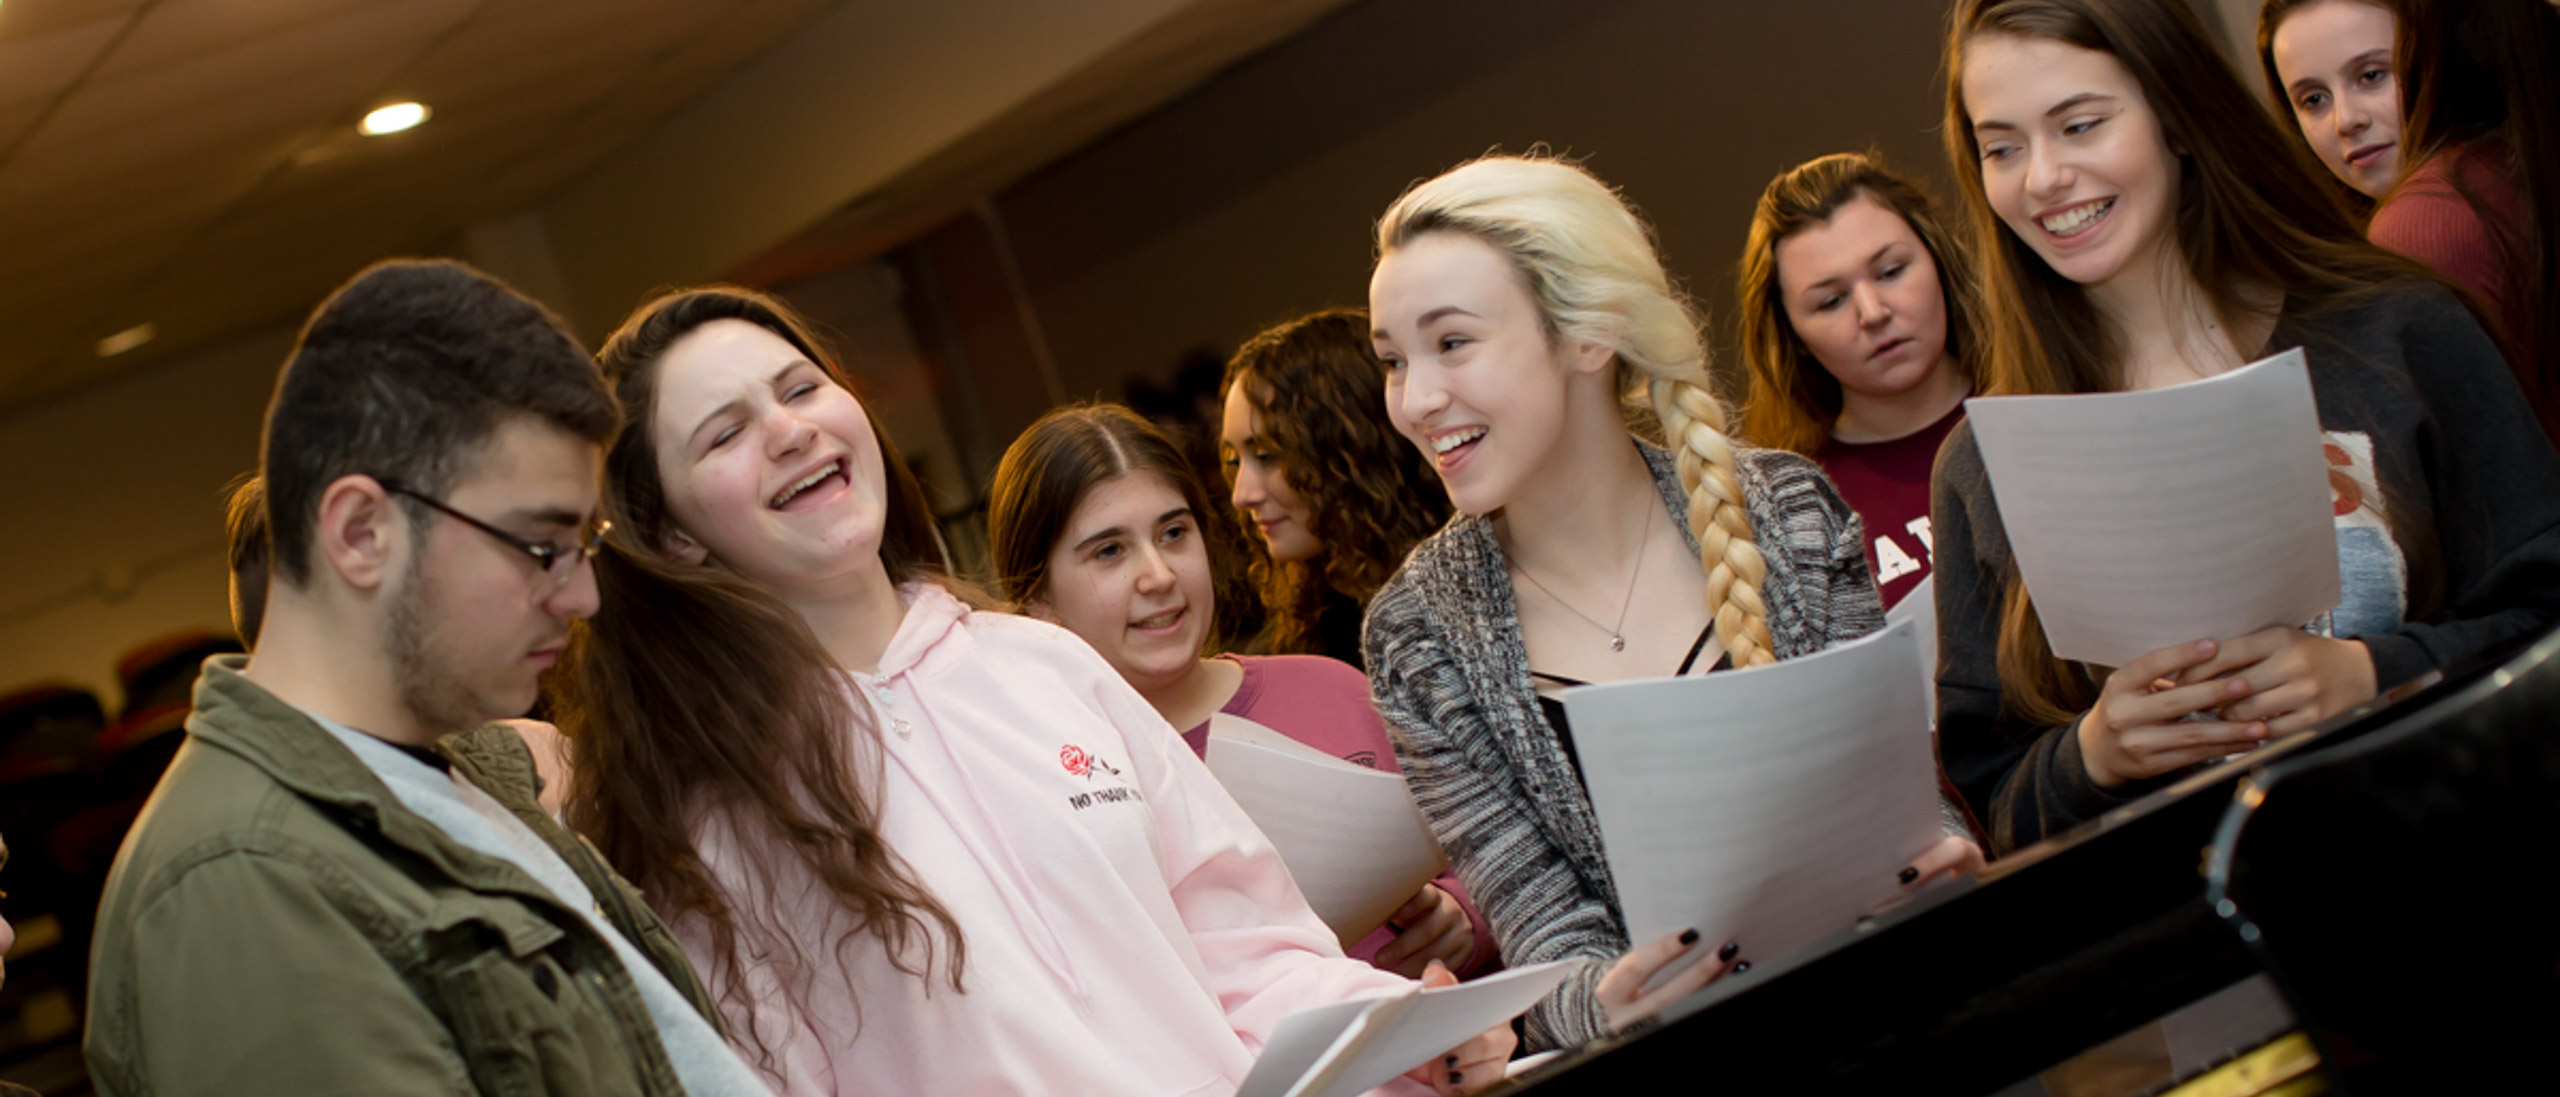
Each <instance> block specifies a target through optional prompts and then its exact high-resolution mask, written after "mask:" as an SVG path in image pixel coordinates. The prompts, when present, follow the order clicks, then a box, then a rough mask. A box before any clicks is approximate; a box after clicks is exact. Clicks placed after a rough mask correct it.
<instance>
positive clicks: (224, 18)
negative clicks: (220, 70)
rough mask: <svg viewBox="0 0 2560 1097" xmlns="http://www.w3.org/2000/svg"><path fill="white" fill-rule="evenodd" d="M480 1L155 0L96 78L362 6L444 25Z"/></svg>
mask: <svg viewBox="0 0 2560 1097" xmlns="http://www.w3.org/2000/svg"><path fill="white" fill-rule="evenodd" d="M480 2H481V0H446V2H445V3H443V4H441V5H438V4H424V3H415V4H413V3H401V4H379V3H376V2H375V0H160V2H159V3H157V4H153V5H152V6H151V10H150V12H149V13H148V14H146V15H145V16H144V17H143V19H142V21H141V22H140V23H139V24H138V25H136V26H135V27H134V29H133V33H132V34H131V35H130V36H128V37H127V38H126V39H125V40H124V42H123V43H122V44H120V45H118V46H117V47H116V52H115V56H113V57H111V58H109V59H108V60H107V63H106V64H104V65H102V66H100V67H99V70H98V75H99V77H100V78H102V79H106V78H114V77H120V76H125V75H128V74H134V73H140V72H146V71H149V70H152V69H157V68H162V67H167V66H182V65H186V64H189V63H191V62H193V61H195V60H196V59H198V58H201V57H204V56H205V55H207V54H215V53H231V52H237V51H239V50H243V49H253V50H254V49H256V48H257V47H258V46H259V45H260V44H261V43H263V42H266V41H270V40H277V39H287V40H289V39H290V38H291V37H292V36H294V35H295V34H298V33H303V32H306V31H307V30H308V28H309V27H310V26H311V25H312V24H315V23H316V24H323V25H325V24H329V23H331V22H333V21H339V20H344V19H345V18H347V17H348V16H349V15H351V14H360V10H361V9H365V8H378V9H383V14H384V15H386V16H388V17H393V18H418V19H424V20H427V21H429V22H443V23H447V24H449V23H451V22H453V21H455V20H458V19H461V18H462V17H464V16H467V15H469V14H470V13H471V9H472V8H474V7H477V6H478V5H479V3H480ZM439 8H441V9H442V11H441V13H439V11H438V9H439ZM393 9H397V10H393ZM351 45H353V44H352V43H351ZM358 48H360V47H358Z"/></svg>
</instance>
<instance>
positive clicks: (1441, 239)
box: [1363, 157, 1980, 1048]
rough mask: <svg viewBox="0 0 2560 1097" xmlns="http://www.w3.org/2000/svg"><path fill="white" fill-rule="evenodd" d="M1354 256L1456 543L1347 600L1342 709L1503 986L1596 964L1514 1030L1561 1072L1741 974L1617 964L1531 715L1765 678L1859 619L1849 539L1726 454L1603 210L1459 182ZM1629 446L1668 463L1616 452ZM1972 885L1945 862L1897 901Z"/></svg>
mask: <svg viewBox="0 0 2560 1097" xmlns="http://www.w3.org/2000/svg"><path fill="white" fill-rule="evenodd" d="M1377 247H1378V256H1379V258H1378V265H1377V268H1376V271H1375V273H1374V274H1372V276H1371V278H1370V282H1369V311H1370V316H1371V320H1372V324H1373V327H1374V329H1375V330H1374V331H1373V337H1374V338H1375V340H1376V342H1377V350H1378V356H1379V359H1380V361H1381V362H1382V363H1383V364H1384V365H1385V368H1386V370H1387V414H1388V417H1389V418H1390V419H1391V420H1392V421H1393V422H1394V424H1395V426H1396V429H1397V430H1398V431H1399V432H1400V433H1402V434H1403V435H1404V436H1405V437H1406V438H1407V439H1408V440H1410V441H1411V442H1412V443H1413V444H1414V445H1416V446H1419V447H1421V449H1422V451H1423V453H1424V454H1425V455H1426V456H1427V457H1428V458H1430V459H1431V461H1432V463H1433V466H1434V468H1435V469H1436V470H1437V471H1438V473H1439V475H1440V478H1441V480H1442V482H1443V483H1444V484H1445V485H1446V486H1447V487H1448V490H1449V497H1450V500H1451V501H1452V502H1453V503H1454V504H1456V506H1457V509H1458V511H1459V517H1458V518H1456V519H1455V520H1453V521H1452V522H1451V523H1450V524H1449V525H1448V526H1447V527H1446V528H1444V529H1443V530H1442V531H1441V532H1440V533H1438V534H1437V535H1435V536H1433V537H1432V538H1431V539H1430V540H1428V541H1425V542H1423V543H1422V544H1421V545H1420V546H1418V547H1416V548H1415V549H1414V551H1413V554H1412V555H1411V556H1410V557H1408V558H1407V559H1406V561H1405V564H1404V566H1403V567H1402V568H1401V569H1399V570H1398V571H1397V572H1396V574H1395V575H1394V576H1393V577H1392V578H1390V579H1389V580H1388V581H1387V585H1386V587H1385V588H1384V589H1382V590H1381V591H1380V592H1379V593H1378V595H1377V597H1376V598H1375V599H1374V600H1372V601H1371V603H1370V605H1369V615H1368V619H1367V622H1366V625H1365V629H1364V635H1363V641H1364V646H1365V648H1366V650H1367V653H1368V663H1369V681H1370V686H1371V689H1372V691H1373V692H1374V693H1375V694H1376V697H1377V701H1378V708H1379V710H1380V711H1381V712H1382V713H1384V714H1385V716H1386V718H1387V723H1388V726H1389V727H1390V728H1392V729H1393V730H1394V732H1395V736H1396V740H1397V744H1396V745H1397V755H1398V759H1399V761H1400V762H1401V763H1402V764H1403V767H1404V772H1405V776H1406V778H1407V780H1408V781H1409V782H1410V783H1411V784H1412V786H1413V789H1414V795H1415V798H1416V800H1417V801H1418V802H1419V803H1420V804H1421V806H1422V810H1423V814H1424V815H1425V816H1426V817H1427V818H1429V820H1430V821H1431V825H1432V828H1433V829H1434V830H1435V831H1436V832H1437V833H1438V835H1439V838H1440V842H1441V844H1442V846H1443V847H1445V848H1446V849H1447V850H1448V852H1449V856H1450V859H1451V861H1452V862H1453V863H1454V864H1455V865H1456V867H1457V871H1458V877H1459V879H1460V880H1462V881H1464V882H1465V883H1466V885H1467V887H1468V888H1469V889H1471V890H1472V891H1473V892H1474V894H1475V895H1477V896H1478V898H1479V902H1480V903H1481V905H1482V909H1483V913H1484V914H1485V916H1486V918H1487V921H1488V922H1489V923H1490V924H1491V928H1492V931H1493V934H1494V938H1495V941H1496V943H1498V944H1499V945H1500V946H1501V950H1502V957H1503V961H1504V962H1505V963H1506V964H1509V965H1511V966H1513V967H1518V966H1521V965H1524V964H1532V963H1539V962H1543V961H1549V960H1559V959H1571V958H1586V959H1590V960H1593V961H1595V962H1593V963H1591V964H1590V965H1588V966H1587V968H1586V969H1585V970H1584V971H1583V972H1582V973H1581V974H1580V976H1579V977H1577V978H1574V979H1569V980H1567V981H1566V983H1565V985H1564V986H1562V987H1560V988H1559V989H1558V990H1557V991H1556V992H1555V993H1554V994H1553V995H1551V996H1549V998H1548V999H1547V1000H1546V1001H1544V1002H1542V1003H1540V1004H1539V1005H1538V1006H1537V1007H1536V1008H1534V1009H1532V1010H1531V1011H1530V1013H1529V1015H1528V1018H1527V1033H1526V1046H1528V1047H1532V1048H1551V1047H1572V1046H1575V1045H1578V1044H1581V1043H1584V1042H1587V1041H1589V1040H1592V1039H1594V1038H1597V1037H1600V1036H1604V1035H1607V1034H1609V1033H1611V1032H1613V1031H1616V1030H1618V1029H1621V1028H1624V1027H1625V1026H1627V1025H1629V1024H1631V1023H1633V1022H1636V1021H1639V1020H1642V1019H1644V1018H1646V1017H1649V1016H1651V1015H1652V1014H1654V1013H1656V1012H1658V1011H1659V1010H1660V1009H1661V1008H1662V1007H1664V1006H1666V1005H1668V1004H1670V1003H1671V1002H1673V1001H1676V1000H1678V999H1680V998H1682V997H1685V996H1687V995H1688V994H1689V993H1691V992H1694V991H1695V990H1697V989H1699V988H1700V987H1702V986H1704V985H1705V984H1706V983H1707V982H1709V981H1712V980H1713V979H1715V978H1717V977H1718V976H1720V975H1722V974H1723V973H1725V972H1726V971H1729V970H1740V969H1744V968H1746V967H1747V965H1748V963H1749V962H1750V960H1751V959H1752V956H1751V951H1750V949H1751V942H1749V941H1712V942H1702V941H1701V940H1700V939H1699V937H1698V935H1697V933H1696V931H1694V930H1690V931H1686V932H1684V933H1680V934H1674V935H1672V936H1669V937H1666V938H1664V939H1662V940H1660V941H1654V942H1649V943H1646V944H1645V945H1643V947H1641V948H1636V949H1633V950H1632V951H1631V950H1630V944H1631V942H1629V941H1628V939H1627V933H1626V928H1625V919H1624V917H1623V915H1622V912H1621V910H1620V907H1619V904H1618V898H1617V888H1616V885H1615V883H1614V882H1613V881H1612V880H1611V878H1610V875H1609V867H1608V863H1607V860H1606V858H1605V856H1604V855H1603V853H1602V851H1601V845H1600V832H1599V826H1598V822H1597V820H1596V818H1595V817H1594V815H1593V814H1592V808H1591V802H1590V799H1589V797H1588V796H1587V795H1585V793H1584V791H1583V787H1582V783H1581V777H1580V772H1579V769H1578V763H1577V762H1576V760H1575V756H1574V751H1573V737H1572V733H1571V730H1570V729H1569V728H1568V727H1567V726H1566V725H1565V721H1564V712H1563V707H1562V705H1561V704H1559V703H1557V702H1556V701H1555V699H1554V697H1553V696H1552V695H1553V694H1554V693H1555V692H1557V691H1559V690H1561V689H1563V688H1564V687H1567V686H1571V685H1577V684H1581V683H1585V682H1600V681H1616V680H1623V679H1631V678H1652V677H1661V676H1665V675H1676V674H1698V673H1706V672H1709V671H1711V670H1714V669H1717V668H1722V667H1732V666H1742V667H1748V666H1758V665H1762V664H1766V663H1770V662H1774V661H1777V660H1780V659H1788V658H1793V657H1795V656H1799V655H1804V654H1808V653H1810V652H1814V651H1819V650H1821V649H1822V648H1824V647H1826V646H1828V645H1830V644H1833V643H1837V642H1840V641H1843V640H1849V639H1852V638H1855V637H1858V636H1862V635H1865V634H1866V633H1869V632H1872V631H1874V630H1876V629H1877V628H1879V627H1881V626H1882V623H1883V612H1882V610H1881V609H1880V608H1879V607H1878V604H1877V600H1876V588H1875V584H1874V582H1873V581H1872V580H1870V579H1869V578H1868V573H1867V565H1866V558H1865V554H1864V551H1863V541H1862V536H1861V534H1860V531H1859V526H1858V520H1857V516H1856V515H1855V514H1854V513H1853V512H1851V511H1850V509H1849V507H1848V505H1847V504H1846V503H1843V502H1842V501H1841V499H1840V495H1839V493H1838V492H1837V491H1835V490H1833V488H1832V486H1831V484H1830V482H1829V481H1827V480H1825V479H1824V478H1823V476H1822V473H1821V471H1820V470H1819V469H1817V468H1816V467H1815V466H1814V465H1813V463H1812V462H1810V461H1808V460H1806V459H1805V458H1803V457H1800V456H1798V455H1796V454H1793V453H1787V452H1783V451H1778V450H1758V449H1748V448H1745V447H1742V446H1740V445H1738V444H1736V443H1735V442H1734V441H1733V439H1732V438H1731V436H1730V434H1729V429H1730V420H1729V419H1728V417H1727V414H1726V412H1725V409H1724V407H1723V406H1722V405H1721V404H1720V403H1718V402H1717V400H1716V398H1715V397H1714V395H1713V394H1712V393H1710V392H1709V390H1708V387H1707V386H1708V373H1707V359H1706V350H1705V347H1704V345H1703V344H1702V342H1701V341H1700V338H1699V330H1700V318H1699V315H1698V313H1697V311H1696V309H1695V308H1694V307H1693V306H1692V305H1691V304H1690V302H1689V301H1688V299H1687V298H1686V297H1685V296H1684V295H1682V294H1681V293H1680V292H1679V290H1677V289H1676V288H1674V287H1673V286H1672V285H1671V283H1670V279H1669V278H1668V276H1666V275H1665V273H1664V272H1663V268H1662V263H1661V261H1660V260H1659V259H1658V258H1656V256H1655V253H1654V248H1653V243H1652V240H1651V238H1650V235H1649V232H1648V230H1647V228H1646V227H1645V224H1644V223H1643V222H1642V221H1641V220H1639V219H1638V218H1637V216H1636V214H1635V213H1634V212H1633V211H1632V210H1630V209H1629V208H1628V207H1627V206H1626V204H1625V203H1624V202H1622V201H1620V200H1619V198H1618V196H1617V194H1616V193H1615V192H1614V191H1612V190H1611V189H1610V188H1609V187H1608V186H1607V185H1605V184H1603V183H1601V182H1600V181H1599V180H1597V179H1594V178H1592V177H1591V176H1590V175H1589V174H1588V173H1586V172H1585V171H1583V170H1582V169H1581V168H1580V167H1578V166H1576V165H1574V164H1571V163H1567V162H1563V161H1559V160H1553V159H1544V158H1517V157H1493V158H1487V159H1483V160H1478V161H1475V162H1473V163H1469V164H1466V165H1464V166H1461V167H1459V168H1457V169H1455V170H1453V171H1450V172H1449V173H1447V174H1445V175H1442V176H1440V177H1439V178H1436V179H1433V180H1431V181H1429V182H1426V183H1423V184H1421V185H1419V186H1417V187H1415V188H1414V189H1413V190H1411V191H1408V192H1406V194H1405V195H1404V197H1402V198H1400V199H1398V200H1397V201H1396V203H1395V205H1394V206H1392V207H1391V208H1389V209H1388V210H1387V213H1386V215H1385V216H1384V217H1383V218H1381V219H1380V221H1379V223H1378V239H1377ZM1638 420H1650V421H1651V422H1650V423H1649V424H1646V423H1639V424H1638V425H1642V426H1651V425H1658V426H1659V428H1660V430H1661V436H1662V437H1663V438H1665V439H1668V440H1669V443H1670V447H1671V448H1670V449H1668V450H1665V449H1663V448H1659V447H1656V446H1654V445H1652V444H1650V443H1647V442H1645V441H1642V440H1640V439H1638V438H1637V437H1636V436H1635V435H1634V434H1633V433H1631V431H1630V429H1629V425H1630V423H1631V422H1635V421H1638ZM1786 732H1787V729H1784V728H1771V729H1770V733H1771V734H1772V735H1773V736H1774V735H1782V734H1785V733H1786ZM1961 829H1962V826H1961V823H1955V824H1952V825H1951V826H1950V830H1949V832H1950V834H1954V833H1957V832H1958V831H1960V830H1961ZM1979 858H1980V852H1979V850H1978V849H1976V848H1975V847H1974V846H1973V845H1972V844H1971V843H1970V842H1968V841H1966V840H1964V839H1962V838H1950V839H1949V841H1948V842H1947V843H1945V844H1944V845H1942V846H1941V847H1939V848H1937V849H1934V850H1932V851H1931V853H1930V854H1929V856H1928V857H1926V858H1923V860H1922V861H1921V862H1920V863H1918V864H1915V865H1913V866H1912V867H1911V868H1909V869H1906V870H1904V873H1903V877H1904V879H1905V880H1906V882H1907V883H1908V884H1909V885H1910V886H1914V887H1917V886H1919V885H1920V884H1921V883H1924V882H1926V881H1927V880H1929V879H1933V878H1936V877H1939V876H1943V875H1946V874H1948V873H1952V872H1958V871H1965V870H1967V869H1968V868H1969V866H1971V865H1975V864H1979ZM1701 948H1703V949H1707V950H1711V951H1712V953H1713V955H1712V956H1709V957H1707V958H1705V959H1703V960H1701V961H1700V962H1698V963H1695V964H1693V965H1691V966H1689V967H1687V968H1685V969H1683V970H1682V971H1680V972H1679V973H1677V974H1674V975H1672V976H1670V977H1669V978H1668V979H1666V980H1665V981H1664V984H1663V985H1662V986H1660V987H1657V988H1654V989H1652V990H1650V991H1648V992H1645V993H1641V994H1640V993H1638V991H1639V990H1640V989H1641V988H1643V987H1644V985H1645V984H1646V983H1647V982H1649V981H1651V978H1652V977H1653V976H1654V975H1656V974H1657V973H1659V972H1661V971H1662V970H1663V969H1664V968H1665V967H1667V966H1668V965H1669V964H1671V963H1672V962H1673V961H1675V960H1679V959H1681V958H1683V957H1685V956H1687V955H1688V954H1689V953H1691V952H1693V951H1696V950H1699V949H1701Z"/></svg>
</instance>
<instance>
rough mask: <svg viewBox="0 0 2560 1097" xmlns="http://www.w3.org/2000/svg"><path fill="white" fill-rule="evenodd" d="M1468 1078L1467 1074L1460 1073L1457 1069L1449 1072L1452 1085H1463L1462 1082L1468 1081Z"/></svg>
mask: <svg viewBox="0 0 2560 1097" xmlns="http://www.w3.org/2000/svg"><path fill="white" fill-rule="evenodd" d="M1466 1080H1467V1076H1466V1075H1464V1074H1460V1073H1458V1072H1457V1071H1454V1070H1453V1071H1450V1072H1449V1084H1450V1085H1453V1086H1454V1085H1461V1084H1463V1083H1465V1082H1466Z"/></svg>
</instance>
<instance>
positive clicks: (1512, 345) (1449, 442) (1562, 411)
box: [1369, 232, 1612, 514]
mask: <svg viewBox="0 0 2560 1097" xmlns="http://www.w3.org/2000/svg"><path fill="white" fill-rule="evenodd" d="M1369 316H1370V322H1371V323H1372V324H1373V325H1374V326H1375V332H1374V336H1375V339H1376V341H1377V349H1378V358H1379V360H1380V361H1381V362H1384V363H1385V364H1386V367H1387V418H1388V419H1389V420H1390V421H1391V422H1393V423H1394V424H1395V428H1396V431H1397V432H1398V433H1400V434H1402V435H1404V436H1405V438H1407V439H1408V440H1410V441H1412V442H1413V444H1414V445H1416V446H1419V447H1421V448H1422V452H1423V454H1424V456H1426V457H1428V458H1430V459H1431V461H1432V463H1433V467H1434V468H1435V469H1437V470H1438V471H1439V473H1440V481H1441V483H1442V484H1444V485H1446V486H1447V487H1448V489H1449V500H1450V502H1452V503H1454V504H1456V505H1457V508H1458V509H1459V510H1461V511H1464V512H1466V513H1468V514H1489V513H1492V512H1493V511H1496V510H1499V509H1501V508H1502V507H1503V506H1504V505H1505V504H1507V503H1509V502H1510V501H1511V500H1512V499H1514V498H1515V497H1517V496H1518V495H1519V494H1520V493H1521V491H1522V490H1523V488H1524V487H1526V486H1527V485H1529V484H1530V483H1531V482H1532V481H1534V480H1535V478H1536V477H1537V475H1538V473H1539V471H1540V470H1541V469H1542V468H1544V467H1546V466H1547V465H1548V464H1549V463H1550V462H1549V458H1550V457H1551V456H1552V455H1553V454H1554V453H1555V452H1556V450H1557V449H1558V447H1559V445H1560V443H1561V442H1562V440H1563V437H1564V431H1565V417H1566V407H1567V404H1568V400H1569V396H1570V393H1569V389H1570V386H1571V385H1572V384H1573V383H1574V378H1575V377H1576V376H1577V375H1581V376H1582V377H1584V378H1585V379H1589V378H1591V377H1593V376H1595V375H1597V376H1601V377H1604V378H1605V373H1606V371H1607V369H1608V368H1609V364H1610V362H1611V360H1612V352H1611V350H1610V348H1607V347H1594V346H1587V345H1576V346H1574V347H1571V348H1564V347H1559V346H1557V345H1556V344H1555V342H1554V341H1553V340H1552V339H1551V338H1549V336H1548V334H1547V328H1546V322H1545V319H1544V318H1543V317H1542V316H1541V315H1540V314H1539V312H1538V306H1537V303H1536V302H1535V301H1533V300H1531V299H1530V296H1529V289H1528V287H1527V286H1526V285H1525V284H1523V281H1522V277H1521V274H1520V272H1519V271H1518V270H1517V269H1516V268H1515V267H1513V266H1512V264H1511V261H1510V260H1509V259H1508V258H1506V257H1505V256H1504V255H1503V254H1502V253H1501V252H1499V251H1496V250H1495V249H1494V248H1493V247H1492V246H1491V245H1489V244H1486V243H1485V242H1483V241H1481V240H1478V239H1476V238H1475V237H1473V236H1468V235H1465V234H1463V233H1455V232H1432V233H1425V234H1423V235H1421V236H1418V237H1416V238H1414V239H1413V240H1411V241H1408V242H1407V243H1406V244H1405V245H1404V246H1402V247H1399V248H1397V249H1395V250H1393V251H1390V252H1388V253H1387V254H1386V257H1385V258H1382V259H1380V260H1379V261H1378V269H1377V270H1376V272H1375V273H1373V274H1371V275H1370V277H1369ZM1600 383H1601V384H1602V385H1603V386H1605V385H1606V383H1607V382H1606V381H1605V379H1603V380H1601V382H1600Z"/></svg>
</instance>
